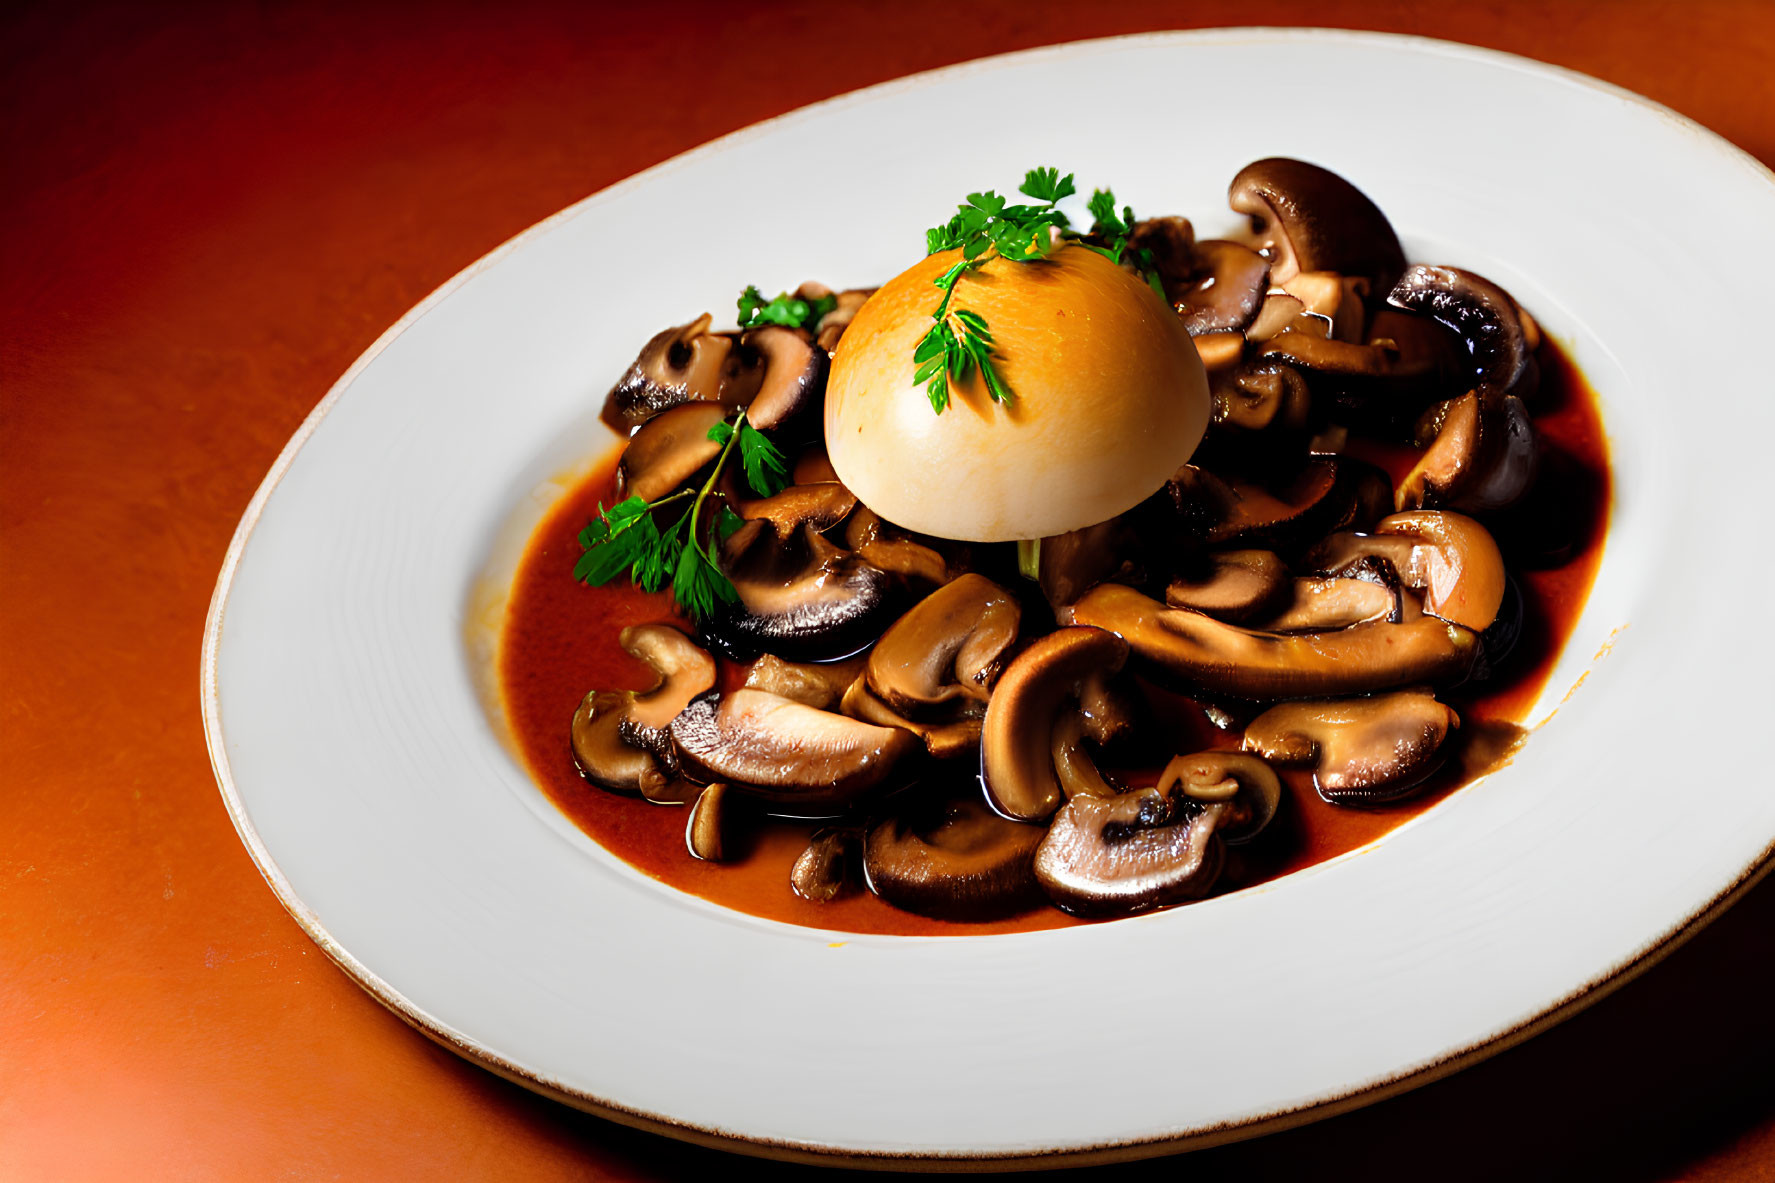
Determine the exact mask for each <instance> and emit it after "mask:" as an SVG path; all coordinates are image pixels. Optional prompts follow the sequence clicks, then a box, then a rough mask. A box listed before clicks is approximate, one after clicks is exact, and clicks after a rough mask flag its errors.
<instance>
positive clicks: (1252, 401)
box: [1209, 360, 1313, 435]
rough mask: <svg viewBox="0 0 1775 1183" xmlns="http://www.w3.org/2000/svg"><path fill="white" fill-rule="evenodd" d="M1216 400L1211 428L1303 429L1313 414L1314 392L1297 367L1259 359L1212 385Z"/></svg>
mask: <svg viewBox="0 0 1775 1183" xmlns="http://www.w3.org/2000/svg"><path fill="white" fill-rule="evenodd" d="M1209 394H1210V395H1211V397H1212V398H1213V399H1214V406H1213V409H1212V411H1211V412H1210V418H1209V429H1210V431H1211V432H1213V433H1215V434H1216V435H1219V434H1222V433H1225V432H1227V431H1236V432H1248V433H1253V432H1275V431H1300V430H1303V429H1304V428H1306V427H1307V425H1308V421H1309V419H1310V417H1311V414H1312V409H1313V401H1312V391H1311V389H1310V388H1309V387H1308V386H1307V382H1306V379H1304V378H1302V377H1301V375H1300V372H1299V371H1298V370H1296V369H1295V368H1294V367H1292V366H1289V365H1284V364H1283V363H1281V362H1279V361H1274V360H1258V361H1254V362H1249V363H1247V364H1245V365H1241V366H1238V367H1236V368H1234V369H1232V370H1230V371H1227V372H1226V373H1224V374H1222V375H1220V376H1219V377H1218V378H1216V380H1215V381H1214V382H1213V383H1212V384H1211V386H1210V388H1209Z"/></svg>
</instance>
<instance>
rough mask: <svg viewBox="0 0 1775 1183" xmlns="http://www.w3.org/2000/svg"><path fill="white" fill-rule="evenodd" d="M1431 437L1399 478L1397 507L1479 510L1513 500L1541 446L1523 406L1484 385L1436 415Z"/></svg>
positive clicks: (1530, 479)
mask: <svg viewBox="0 0 1775 1183" xmlns="http://www.w3.org/2000/svg"><path fill="white" fill-rule="evenodd" d="M1433 430H1434V432H1435V439H1434V441H1433V442H1432V443H1431V444H1430V446H1429V448H1428V449H1426V450H1425V452H1424V454H1423V456H1422V457H1420V458H1419V460H1418V462H1417V464H1416V465H1415V466H1414V467H1413V468H1412V470H1411V471H1410V472H1409V473H1407V474H1406V475H1405V479H1404V480H1402V481H1400V482H1399V491H1398V495H1397V498H1396V501H1397V504H1398V506H1399V508H1400V509H1418V508H1442V507H1446V508H1450V509H1464V510H1471V511H1473V512H1476V513H1477V512H1483V511H1486V510H1493V509H1505V508H1508V507H1509V506H1511V505H1514V504H1516V503H1517V502H1518V501H1520V500H1521V499H1522V496H1523V494H1525V493H1527V492H1528V490H1529V486H1531V485H1533V484H1534V481H1535V476H1536V474H1537V473H1538V472H1539V471H1540V456H1541V450H1540V445H1539V441H1538V440H1537V439H1536V436H1535V429H1534V424H1533V423H1532V421H1531V420H1530V418H1529V414H1528V408H1527V407H1525V406H1523V403H1522V400H1521V399H1520V398H1518V397H1516V396H1515V395H1513V394H1509V395H1506V394H1499V393H1498V392H1496V391H1493V390H1491V389H1490V388H1488V387H1481V388H1479V389H1477V390H1473V391H1470V392H1468V393H1467V394H1464V395H1461V396H1460V397H1459V398H1456V399H1452V400H1450V401H1449V402H1448V403H1446V404H1444V405H1443V406H1442V407H1439V408H1438V409H1437V411H1436V414H1435V422H1434V427H1433Z"/></svg>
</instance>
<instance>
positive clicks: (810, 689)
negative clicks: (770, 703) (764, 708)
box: [746, 653, 868, 711]
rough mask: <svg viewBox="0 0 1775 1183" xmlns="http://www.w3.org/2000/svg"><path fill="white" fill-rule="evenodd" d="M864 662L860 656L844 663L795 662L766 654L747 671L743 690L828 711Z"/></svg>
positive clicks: (854, 678) (841, 696)
mask: <svg viewBox="0 0 1775 1183" xmlns="http://www.w3.org/2000/svg"><path fill="white" fill-rule="evenodd" d="M867 660H868V659H867V658H865V657H860V656H859V657H852V658H849V659H847V660H845V661H820V662H797V661H784V660H783V659H782V658H780V657H778V656H776V655H775V654H774V653H766V654H765V655H764V656H763V657H760V658H759V659H758V660H757V661H755V662H753V663H752V664H751V665H750V666H749V667H747V669H746V687H747V688H748V689H751V690H763V691H766V692H767V693H770V694H776V695H781V696H782V697H783V698H789V699H793V700H794V701H796V702H798V703H801V704H802V705H804V706H810V707H816V708H818V709H819V710H822V711H824V710H829V709H830V708H832V707H833V706H836V705H837V704H838V700H839V699H841V698H843V697H844V692H845V690H846V689H847V688H848V687H849V686H850V684H851V683H852V682H855V681H856V680H857V678H858V676H859V675H860V674H862V672H863V664H864V662H865V661H867Z"/></svg>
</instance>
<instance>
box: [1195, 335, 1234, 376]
mask: <svg viewBox="0 0 1775 1183" xmlns="http://www.w3.org/2000/svg"><path fill="white" fill-rule="evenodd" d="M1195 346H1196V356H1197V357H1199V358H1201V359H1202V368H1203V369H1205V370H1207V371H1208V376H1209V377H1210V378H1212V377H1214V376H1215V375H1216V374H1222V373H1225V372H1226V371H1228V370H1231V369H1232V368H1233V367H1234V366H1236V365H1238V364H1239V359H1240V358H1242V357H1244V356H1245V334H1244V333H1203V334H1202V335H1201V336H1200V337H1197V338H1195Z"/></svg>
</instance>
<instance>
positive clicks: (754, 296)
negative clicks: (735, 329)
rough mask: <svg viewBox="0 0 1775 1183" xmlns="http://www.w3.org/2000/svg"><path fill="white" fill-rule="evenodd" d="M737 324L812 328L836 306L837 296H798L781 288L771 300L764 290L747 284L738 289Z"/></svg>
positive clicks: (747, 327) (745, 327) (743, 325)
mask: <svg viewBox="0 0 1775 1183" xmlns="http://www.w3.org/2000/svg"><path fill="white" fill-rule="evenodd" d="M738 302H739V307H740V327H741V328H742V329H751V328H756V327H757V326H759V325H782V326H784V327H785V328H791V329H809V330H811V329H813V327H814V326H815V325H817V324H819V323H820V318H821V317H822V316H825V315H826V314H827V313H828V312H830V311H832V310H833V309H834V308H836V307H838V297H837V296H835V295H831V294H827V295H824V296H821V297H819V298H818V299H815V300H798V299H796V298H795V297H794V296H791V295H790V294H789V293H788V292H783V293H782V294H781V295H779V296H778V297H777V298H776V299H774V300H766V299H765V298H764V293H763V292H761V291H759V290H758V288H757V287H756V286H754V285H750V284H748V285H747V286H746V290H745V291H743V292H741V293H740V298H739V301H738Z"/></svg>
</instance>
